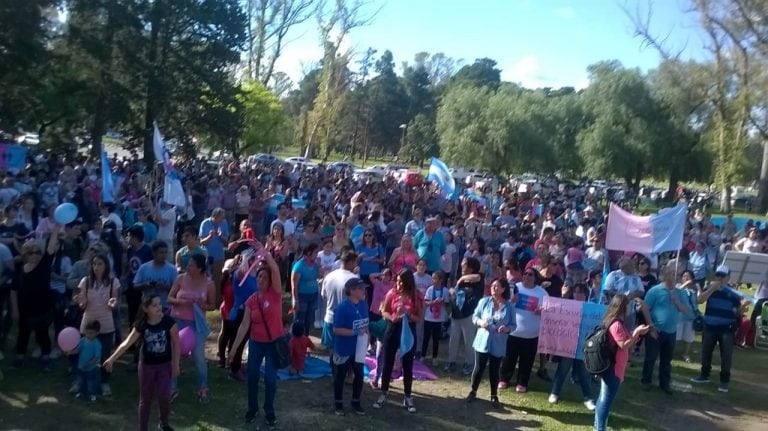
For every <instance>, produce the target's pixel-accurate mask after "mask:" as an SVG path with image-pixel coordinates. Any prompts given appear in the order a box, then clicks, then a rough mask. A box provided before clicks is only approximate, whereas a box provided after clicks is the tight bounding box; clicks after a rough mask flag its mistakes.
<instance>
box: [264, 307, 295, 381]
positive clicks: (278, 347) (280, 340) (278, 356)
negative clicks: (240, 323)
mask: <svg viewBox="0 0 768 431" xmlns="http://www.w3.org/2000/svg"><path fill="white" fill-rule="evenodd" d="M256 303H257V304H259V312H261V319H262V320H263V321H264V328H265V329H266V330H267V337H269V339H270V340H271V343H272V344H273V345H274V346H275V361H276V362H277V363H276V364H275V366H276V367H277V369H278V370H279V369H283V368H285V367H287V366H288V365H291V349H290V347H288V335H281V336H279V337H277V338H276V339H273V338H272V332H271V331H270V330H269V324H267V320H266V319H265V318H264V308H262V306H261V298H258V297H257V301H256Z"/></svg>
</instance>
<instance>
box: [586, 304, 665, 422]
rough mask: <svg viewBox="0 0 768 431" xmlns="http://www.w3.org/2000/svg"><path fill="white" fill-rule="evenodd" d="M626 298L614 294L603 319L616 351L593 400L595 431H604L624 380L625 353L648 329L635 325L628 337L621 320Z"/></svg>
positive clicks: (626, 357) (627, 353)
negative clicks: (594, 406)
mask: <svg viewBox="0 0 768 431" xmlns="http://www.w3.org/2000/svg"><path fill="white" fill-rule="evenodd" d="M629 302H630V301H629V298H627V296H626V295H622V294H618V295H616V296H614V297H613V299H612V300H611V303H610V304H608V311H607V312H606V313H605V317H603V327H607V328H608V332H609V335H610V336H609V337H608V339H609V342H610V343H611V345H612V346H613V347H615V349H616V357H615V359H614V362H613V364H614V365H613V367H612V368H609V369H608V370H607V371H605V372H604V373H602V374H601V375H600V382H601V383H600V396H599V397H598V398H597V407H596V408H595V430H597V431H605V429H606V425H607V423H608V413H609V412H610V410H611V405H612V404H613V401H614V400H615V399H616V395H617V394H618V392H619V387H620V386H621V382H623V381H624V373H625V371H626V369H627V362H628V361H629V352H630V350H631V349H632V347H633V346H634V345H635V344H637V342H638V341H639V340H640V336H642V335H645V334H646V333H648V330H649V329H651V328H650V327H649V326H648V325H639V326H637V327H636V328H635V330H634V331H632V334H631V335H630V333H629V331H627V328H626V326H624V319H626V318H627V315H628V314H629V310H630V308H629Z"/></svg>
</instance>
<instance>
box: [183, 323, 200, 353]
mask: <svg viewBox="0 0 768 431" xmlns="http://www.w3.org/2000/svg"><path fill="white" fill-rule="evenodd" d="M196 340H197V334H195V330H194V329H193V328H192V327H191V326H187V327H186V328H184V329H182V330H181V331H179V348H180V349H181V352H180V353H181V355H182V356H188V355H191V354H192V351H193V350H195V342H196Z"/></svg>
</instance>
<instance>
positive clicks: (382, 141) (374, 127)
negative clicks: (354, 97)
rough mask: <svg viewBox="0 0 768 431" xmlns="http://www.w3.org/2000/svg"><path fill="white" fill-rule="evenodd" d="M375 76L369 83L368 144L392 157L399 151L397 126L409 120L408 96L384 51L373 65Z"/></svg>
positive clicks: (390, 55)
mask: <svg viewBox="0 0 768 431" xmlns="http://www.w3.org/2000/svg"><path fill="white" fill-rule="evenodd" d="M376 72H377V73H378V75H377V76H376V77H375V78H373V79H371V80H370V82H369V83H368V86H369V89H367V90H366V91H369V93H368V94H370V102H369V109H370V110H371V116H370V118H371V119H370V123H369V125H368V128H369V139H370V145H371V146H373V147H376V148H379V149H381V150H382V151H384V152H386V153H389V154H395V153H397V152H398V150H399V142H400V125H401V124H405V123H406V122H407V121H408V113H407V110H408V106H409V99H408V95H407V94H406V92H405V88H403V84H402V82H401V81H400V78H399V77H398V76H397V75H396V74H395V63H394V60H393V58H392V53H391V52H390V51H389V50H387V51H384V53H383V54H382V55H381V57H380V58H379V60H378V61H377V62H376Z"/></svg>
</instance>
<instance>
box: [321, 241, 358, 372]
mask: <svg viewBox="0 0 768 431" xmlns="http://www.w3.org/2000/svg"><path fill="white" fill-rule="evenodd" d="M339 260H340V261H341V268H339V269H336V270H333V271H331V272H330V273H328V275H326V276H325V278H323V287H322V289H321V291H320V296H321V297H322V298H323V301H324V302H325V304H326V308H325V317H324V319H323V335H322V339H321V341H322V343H323V346H325V347H327V348H328V349H329V355H330V356H331V357H333V338H334V336H333V335H334V334H333V312H334V310H336V307H337V306H338V305H339V304H340V303H341V302H342V301H343V300H344V286H345V285H346V283H347V281H349V280H351V279H353V278H356V277H357V274H355V273H354V272H353V271H354V270H355V267H357V253H355V250H354V249H352V248H349V247H345V248H343V249H342V250H341V256H340V258H339ZM331 370H332V371H334V373H335V370H336V367H334V366H333V362H331Z"/></svg>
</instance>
